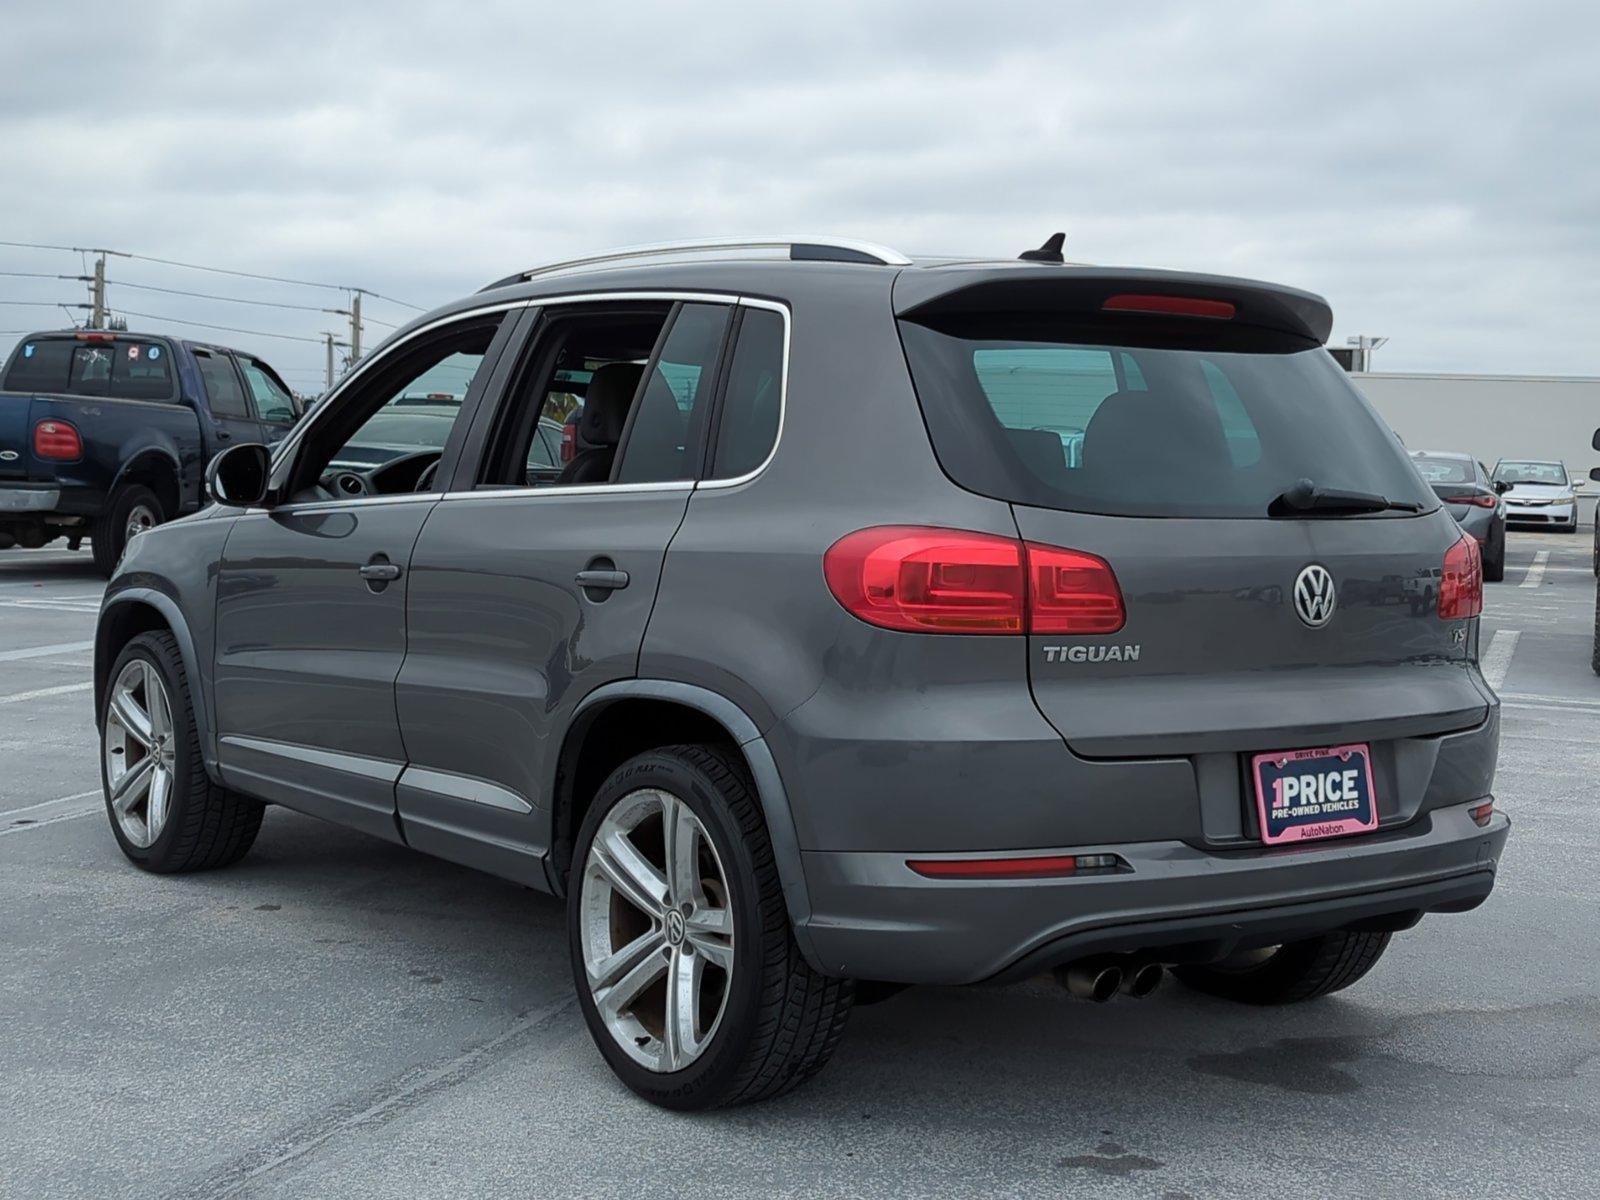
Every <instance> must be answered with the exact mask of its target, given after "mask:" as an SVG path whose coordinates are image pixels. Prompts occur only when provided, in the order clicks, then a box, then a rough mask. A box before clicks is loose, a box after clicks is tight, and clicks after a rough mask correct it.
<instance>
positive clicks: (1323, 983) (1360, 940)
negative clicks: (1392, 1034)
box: [1172, 931, 1391, 1005]
mask: <svg viewBox="0 0 1600 1200" xmlns="http://www.w3.org/2000/svg"><path fill="white" fill-rule="evenodd" d="M1390 936H1391V935H1390V934H1387V933H1355V932H1349V931H1342V932H1334V933H1325V934H1323V935H1322V936H1321V937H1314V938H1307V939H1306V940H1305V941H1303V942H1289V943H1287V944H1286V945H1283V946H1279V947H1277V948H1276V949H1275V950H1273V951H1272V952H1271V954H1270V955H1269V956H1267V957H1266V958H1264V959H1256V960H1255V961H1252V962H1250V963H1248V964H1241V965H1235V966H1229V965H1227V964H1226V963H1218V964H1214V965H1208V966H1203V967H1174V968H1173V969H1172V973H1173V975H1174V976H1176V977H1177V979H1178V981H1179V982H1180V983H1183V984H1184V985H1185V986H1187V987H1191V988H1193V989H1194V990H1195V991H1197V992H1205V993H1206V994H1207V995H1210V996H1220V997H1222V999H1224V1000H1235V1001H1237V1002H1239V1003H1240V1004H1261V1005H1267V1004H1298V1003H1299V1002H1300V1001H1302V1000H1314V999H1316V998H1317V997H1318V996H1326V995H1328V994H1329V993H1330V992H1337V991H1341V990H1342V989H1344V988H1347V987H1349V986H1350V985H1351V984H1352V983H1354V982H1356V980H1358V979H1360V978H1361V977H1362V976H1363V975H1365V974H1366V973H1367V972H1368V971H1370V970H1372V968H1373V967H1374V966H1375V965H1376V964H1377V962H1378V959H1379V957H1380V956H1381V955H1382V954H1383V951H1384V949H1385V947H1387V946H1388V945H1389V938H1390Z"/></svg>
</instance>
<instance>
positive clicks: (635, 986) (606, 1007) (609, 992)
mask: <svg viewBox="0 0 1600 1200" xmlns="http://www.w3.org/2000/svg"><path fill="white" fill-rule="evenodd" d="M666 969H667V960H666V959H665V958H663V957H662V956H661V955H659V954H647V955H645V956H644V958H642V959H640V960H639V963H638V965H636V966H635V967H634V968H633V969H632V970H631V971H629V972H628V973H627V974H626V975H624V976H623V977H622V978H621V979H619V980H617V982H616V983H615V984H613V985H612V986H611V987H609V988H605V989H603V990H600V991H597V992H595V994H594V1004H595V1007H596V1008H598V1009H599V1010H600V1011H601V1012H602V1013H603V1014H605V1016H606V1017H607V1018H608V1019H610V1020H615V1019H616V1018H617V1016H618V1015H619V1014H620V1013H621V1012H622V1010H623V1009H624V1008H626V1007H627V1006H628V1005H629V1004H632V1003H633V1001H634V1000H636V999H638V996H639V993H640V992H642V991H644V990H645V988H647V987H649V986H650V985H651V984H652V983H654V982H655V981H656V980H658V979H660V978H661V975H662V972H664V971H665V970H666Z"/></svg>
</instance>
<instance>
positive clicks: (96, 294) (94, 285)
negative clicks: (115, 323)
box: [89, 250, 106, 329]
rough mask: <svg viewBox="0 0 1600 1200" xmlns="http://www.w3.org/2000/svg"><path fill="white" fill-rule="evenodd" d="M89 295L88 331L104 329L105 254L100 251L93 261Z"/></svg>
mask: <svg viewBox="0 0 1600 1200" xmlns="http://www.w3.org/2000/svg"><path fill="white" fill-rule="evenodd" d="M89 295H90V298H91V299H92V301H93V306H92V311H91V312H90V314H89V328H90V329H104V328H105V327H106V254H105V251H104V250H102V251H100V254H99V256H98V257H97V258H96V259H95V260H94V278H93V279H92V280H91V281H90V285H89Z"/></svg>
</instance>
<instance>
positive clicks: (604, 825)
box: [567, 745, 854, 1111]
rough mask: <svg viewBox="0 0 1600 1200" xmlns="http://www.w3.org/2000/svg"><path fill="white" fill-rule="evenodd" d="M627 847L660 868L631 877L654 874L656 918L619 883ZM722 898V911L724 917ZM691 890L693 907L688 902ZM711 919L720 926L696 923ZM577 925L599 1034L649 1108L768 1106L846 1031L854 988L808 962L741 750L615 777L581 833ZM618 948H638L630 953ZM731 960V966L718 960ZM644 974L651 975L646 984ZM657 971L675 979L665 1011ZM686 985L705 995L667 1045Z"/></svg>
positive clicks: (570, 894)
mask: <svg viewBox="0 0 1600 1200" xmlns="http://www.w3.org/2000/svg"><path fill="white" fill-rule="evenodd" d="M674 805H676V806H677V807H674ZM685 813H687V814H688V815H687V817H685V816H684V814H685ZM669 814H674V816H673V819H674V820H675V822H676V824H675V825H674V827H675V828H679V829H688V830H692V831H694V832H693V836H692V837H691V836H688V835H680V836H679V837H678V839H677V840H676V843H675V844H676V845H678V846H692V847H695V848H694V849H693V850H692V851H691V852H689V854H688V855H687V858H686V856H685V854H684V853H682V852H680V853H679V854H678V855H677V856H676V858H675V859H674V856H672V855H669V854H668V853H667V851H666V838H665V829H666V822H667V820H668V815H669ZM602 830H603V831H604V832H603V836H602ZM619 839H620V840H621V841H625V842H626V845H619ZM597 841H598V842H599V843H600V844H601V847H602V850H601V851H599V852H597V851H596V849H595V847H596V842H597ZM608 845H612V846H619V850H621V851H622V855H621V856H617V855H611V856H608V855H607V853H606V852H605V851H604V849H603V848H604V847H605V846H608ZM658 848H659V853H657V850H658ZM630 849H631V850H633V851H634V853H636V854H637V855H639V857H640V858H641V859H646V860H649V862H650V866H651V869H652V870H653V871H654V872H655V875H654V876H649V875H648V873H645V874H644V875H635V876H631V877H629V878H630V879H631V878H645V879H647V880H648V882H649V884H650V887H651V888H652V889H653V893H654V896H653V898H652V896H648V895H643V893H640V892H638V891H636V890H634V891H631V894H632V895H634V896H640V897H641V898H642V899H643V900H644V901H646V902H648V907H649V908H650V911H651V912H652V913H654V914H655V915H647V913H646V907H647V905H646V904H643V903H635V902H634V901H631V900H629V899H626V898H624V896H623V894H622V891H619V890H618V889H617V888H616V887H614V886H613V884H612V883H611V882H610V880H612V879H614V878H616V876H615V875H614V874H611V875H608V874H607V871H608V869H609V870H613V871H614V870H615V864H617V863H619V862H621V861H622V857H625V856H626V852H627V851H628V850H630ZM656 860H659V861H660V865H659V866H658V865H656ZM669 861H679V862H683V861H691V862H692V863H693V864H694V869H693V871H692V872H690V873H688V874H687V875H683V874H679V873H676V872H673V871H672V870H670V869H669V868H668V862H669ZM674 877H676V878H677V880H678V882H677V883H676V884H673V885H670V886H669V885H668V884H667V883H666V880H667V879H669V878H674ZM686 880H687V882H685V881H686ZM622 886H623V887H625V888H631V886H632V885H631V884H629V883H624V884H623V885H622ZM662 889H667V891H666V895H665V901H666V903H664V904H663V903H661V897H660V895H659V893H660V891H661V890H662ZM718 891H721V892H722V893H723V895H722V896H721V897H720V899H721V914H720V915H719V916H717V917H715V918H713V917H712V916H711V914H716V913H717V912H718V909H717V904H716V901H717V899H718V897H717V896H715V894H714V893H716V892H718ZM686 893H687V894H689V895H690V900H689V901H688V902H687V903H685V902H684V901H682V900H680V899H678V898H677V897H681V896H683V895H684V894H686ZM586 912H587V914H588V915H587V918H586V915H585V914H586ZM680 913H683V916H682V917H681V918H680V916H679V914H680ZM706 921H711V924H700V923H699V922H706ZM674 922H676V928H675V929H674V924H673V923H674ZM713 925H714V926H716V927H717V928H727V929H731V930H732V934H731V938H729V939H727V940H726V942H724V941H723V940H722V939H721V935H720V934H717V933H712V932H708V931H709V930H710V929H712V927H713ZM567 928H568V934H569V938H570V944H571V953H572V974H573V981H574V984H575V986H576V988H577V992H578V1003H579V1006H580V1007H581V1009H582V1010H583V1016H584V1020H585V1021H586V1022H587V1023H588V1026H589V1032H590V1034H591V1035H592V1036H593V1038H594V1041H595V1044H596V1046H598V1047H599V1049H600V1053H601V1055H602V1056H603V1057H604V1058H605V1060H606V1063H607V1064H608V1065H609V1066H610V1067H611V1069H612V1071H613V1072H614V1073H615V1074H616V1075H617V1077H618V1078H619V1079H621V1080H622V1082H623V1083H624V1084H626V1085H627V1086H628V1087H629V1088H631V1089H632V1090H633V1091H634V1092H636V1093H637V1094H638V1095H640V1096H642V1097H643V1098H644V1099H646V1100H648V1101H650V1102H651V1103H652V1104H657V1105H660V1106H662V1107H663V1108H670V1109H678V1110H684V1111H689V1110H697V1109H706V1108H714V1107H720V1106H725V1105H734V1104H747V1103H750V1102H752V1101H757V1100H765V1099H768V1098H770V1097H773V1096H776V1095H778V1094H780V1093H782V1092H786V1091H788V1090H789V1089H790V1088H793V1087H796V1086H797V1085H799V1084H801V1083H803V1082H805V1081H806V1080H807V1079H809V1078H810V1077H811V1076H812V1075H815V1074H816V1073H817V1072H818V1071H819V1070H821V1069H822V1067H823V1065H824V1064H825V1063H826V1062H827V1061H828V1059H829V1058H830V1057H831V1056H832V1054H833V1051H834V1048H835V1047H836V1046H837V1045H838V1043H839V1039H840V1037H841V1036H842V1035H843V1033H844V1026H845V1022H846V1019H847V1018H848V1016H849V1014H850V1007H851V1003H852V1001H853V998H854V985H853V983H852V982H851V981H850V980H845V979H832V978H829V977H827V976H824V975H820V974H818V973H817V972H816V971H814V970H812V968H811V967H810V965H809V964H808V963H807V962H806V961H805V958H804V957H803V956H802V955H801V953H800V949H799V947H798V946H797V945H796V944H795V940H794V933H793V931H792V929H791V928H790V925H789V916H788V910H787V909H786V908H785V906H784V901H783V889H782V886H781V884H780V883H779V880H778V870H777V865H776V863H775V861H774V858H773V852H772V843H771V840H770V839H769V838H768V836H767V829H766V824H765V822H764V820H763V818H762V815H761V808H760V805H759V803H758V802H757V800H756V796H755V789H754V786H753V785H752V784H751V782H750V780H749V778H748V776H747V775H746V773H745V768H744V764H743V762H742V761H741V760H740V759H739V757H738V755H737V753H736V752H729V751H725V750H721V749H715V748H712V747H709V746H699V745H686V746H666V747H662V748H660V749H657V750H650V751H647V752H645V753H643V754H639V755H636V756H635V757H633V758H631V759H629V760H628V761H627V762H626V763H624V764H623V765H622V766H620V767H619V768H617V770H616V771H614V772H612V774H611V777H610V778H609V779H607V780H606V781H605V783H604V784H603V785H602V786H601V788H600V790H599V792H598V793H597V794H596V796H595V799H594V803H593V804H591V805H590V807H589V812H588V814H587V815H586V816H585V818H584V821H583V824H582V826H581V828H580V829H579V831H578V837H577V841H576V844H575V846H574V853H573V869H572V875H571V879H570V882H569V885H568V889H567ZM619 946H621V947H627V946H639V947H642V949H641V950H640V952H638V953H636V954H634V955H631V956H629V957H628V958H627V959H625V960H618V959H616V957H615V954H616V950H617V948H618V947H619ZM724 953H725V954H726V955H727V957H728V959H729V960H730V966H728V967H722V966H719V965H718V964H717V959H718V957H719V956H721V955H723V954H724ZM696 960H698V962H699V966H698V968H696V967H695V966H694V964H695V961H696ZM618 961H622V962H625V963H627V964H628V965H627V966H626V967H623V966H618V967H617V968H616V969H615V970H610V971H607V972H605V973H601V972H599V971H596V972H595V976H594V977H596V978H610V979H612V980H613V982H612V983H611V984H609V985H601V984H598V983H595V984H592V983H591V978H592V976H591V971H592V970H594V968H595V967H596V966H597V965H603V964H610V963H614V962H618ZM696 969H697V970H698V971H699V974H694V973H693V972H694V970H696ZM644 979H650V980H651V982H649V983H648V984H643V985H642V986H641V982H640V981H642V980H644ZM658 979H659V980H664V981H666V982H663V983H662V984H661V987H660V1000H659V1004H660V1007H661V1012H660V1013H659V1015H656V1014H655V1013H654V1012H653V1011H652V1010H653V1009H654V1008H655V1006H656V1004H657V999H656V996H655V991H654V989H655V988H656V982H655V981H656V980H658ZM686 979H688V980H693V981H695V982H693V983H690V984H686V985H685V986H686V987H692V988H693V989H695V990H694V991H693V992H692V994H693V995H694V996H695V997H696V1003H695V1005H694V1006H693V1009H692V1010H691V1011H692V1015H691V1016H690V1017H689V1018H688V1026H687V1033H688V1035H689V1036H688V1038H687V1039H685V1038H684V1037H683V1036H682V1035H681V1034H680V1035H679V1036H678V1037H676V1038H673V1039H671V1040H670V1043H669V1037H668V1030H669V1028H679V1029H682V1028H684V1026H682V1025H681V1024H677V1025H675V1024H673V1023H672V1018H671V1015H670V1014H671V1012H672V1010H671V1009H669V1008H668V1007H667V1003H668V1002H667V998H666V997H667V994H668V991H669V987H668V984H669V983H681V982H683V981H684V980H686ZM680 994H681V993H680ZM619 997H620V999H619ZM601 1005H604V1006H605V1008H606V1012H607V1015H606V1016H602V1014H601ZM680 1011H681V1010H680ZM608 1021H609V1022H610V1024H608ZM657 1031H659V1032H657Z"/></svg>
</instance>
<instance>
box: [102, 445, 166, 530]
mask: <svg viewBox="0 0 1600 1200" xmlns="http://www.w3.org/2000/svg"><path fill="white" fill-rule="evenodd" d="M152 458H155V459H160V460H161V461H162V462H164V463H166V465H167V466H168V467H169V468H171V470H172V482H173V485H174V487H175V488H176V490H177V493H178V507H177V511H175V512H170V513H168V514H167V520H169V521H173V520H176V519H177V518H178V517H181V516H182V515H183V506H184V500H185V496H184V478H183V464H182V463H180V462H179V461H178V457H177V455H176V454H174V453H173V451H172V448H171V447H170V446H167V445H164V444H162V443H161V442H149V443H147V444H145V445H143V446H140V447H139V449H137V450H135V451H134V452H133V453H132V454H129V455H126V457H125V458H124V461H123V463H122V465H121V466H120V467H118V468H117V473H116V476H115V477H114V478H113V479H112V480H111V486H110V487H109V488H107V489H106V500H107V502H108V503H109V501H110V499H111V497H112V496H114V495H116V494H117V490H118V489H119V488H121V487H122V486H123V484H125V483H127V481H128V475H129V474H130V473H131V472H132V471H133V469H134V467H135V466H137V465H138V464H139V462H140V461H141V460H144V461H148V460H150V459H152Z"/></svg>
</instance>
